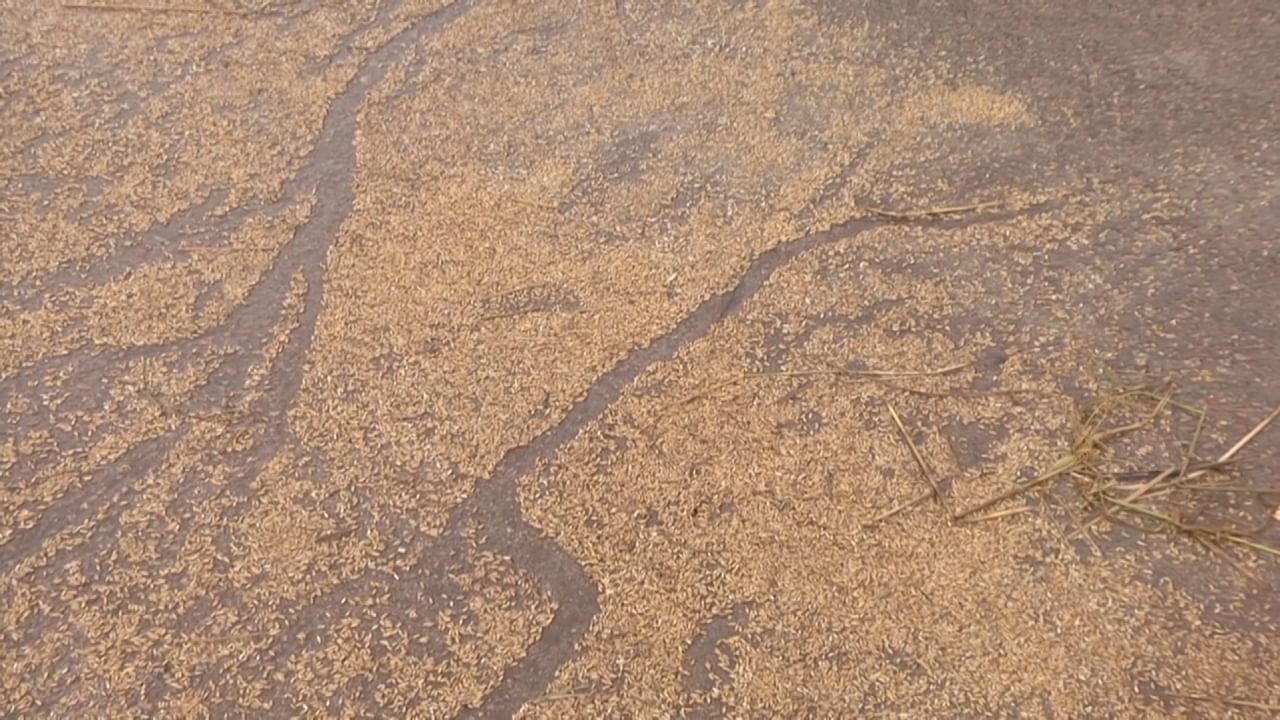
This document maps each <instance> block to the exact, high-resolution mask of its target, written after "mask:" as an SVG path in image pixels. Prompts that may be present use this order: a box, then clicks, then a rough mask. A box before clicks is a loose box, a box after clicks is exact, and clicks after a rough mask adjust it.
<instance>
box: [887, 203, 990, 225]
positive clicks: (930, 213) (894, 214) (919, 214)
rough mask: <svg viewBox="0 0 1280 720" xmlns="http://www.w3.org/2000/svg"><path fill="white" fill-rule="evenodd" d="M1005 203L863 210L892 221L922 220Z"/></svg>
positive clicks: (984, 208)
mask: <svg viewBox="0 0 1280 720" xmlns="http://www.w3.org/2000/svg"><path fill="white" fill-rule="evenodd" d="M1003 204H1004V203H1003V201H1000V200H991V201H989V202H980V203H973V204H971V205H951V206H944V207H932V208H921V209H919V210H887V209H885V208H878V207H871V206H869V205H863V206H862V209H863V210H866V211H867V212H869V213H871V214H872V215H879V216H880V217H884V218H889V219H890V220H919V219H921V218H930V217H941V216H943V215H958V214H960V213H966V212H973V211H975V210H986V209H987V208H993V207H997V206H999V205H1003Z"/></svg>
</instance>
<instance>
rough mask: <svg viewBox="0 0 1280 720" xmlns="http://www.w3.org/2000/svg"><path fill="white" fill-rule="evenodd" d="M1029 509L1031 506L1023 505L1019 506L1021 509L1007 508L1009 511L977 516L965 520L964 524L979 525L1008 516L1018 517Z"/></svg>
mask: <svg viewBox="0 0 1280 720" xmlns="http://www.w3.org/2000/svg"><path fill="white" fill-rule="evenodd" d="M1030 509H1031V506H1030V505H1023V506H1021V507H1016V508H1009V509H1007V510H997V511H995V512H993V513H987V514H986V515H979V516H977V517H970V518H965V522H966V523H980V522H984V521H987V520H995V519H996V518H1002V517H1007V516H1009V515H1019V514H1021V513H1024V512H1026V511H1028V510H1030Z"/></svg>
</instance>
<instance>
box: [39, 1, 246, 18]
mask: <svg viewBox="0 0 1280 720" xmlns="http://www.w3.org/2000/svg"><path fill="white" fill-rule="evenodd" d="M62 7H63V8H64V9H66V10H97V11H102V12H159V13H192V14H200V15H239V16H244V15H248V13H246V12H243V11H240V10H228V9H227V8H220V7H211V6H194V5H143V4H141V3H119V4H111V5H107V4H104V3H91V2H71V1H70V0H63V2H62Z"/></svg>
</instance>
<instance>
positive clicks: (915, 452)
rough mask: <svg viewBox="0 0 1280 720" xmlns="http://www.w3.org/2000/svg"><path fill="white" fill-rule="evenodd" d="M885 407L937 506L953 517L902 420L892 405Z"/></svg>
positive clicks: (887, 404) (936, 482)
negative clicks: (931, 491) (936, 501)
mask: <svg viewBox="0 0 1280 720" xmlns="http://www.w3.org/2000/svg"><path fill="white" fill-rule="evenodd" d="M885 407H887V408H889V416H890V417H892V418H893V422H894V424H895V425H897V426H898V432H900V433H902V439H903V440H905V441H906V443H907V449H909V450H910V451H911V457H912V459H914V460H915V461H916V467H918V468H920V474H921V475H923V476H924V479H925V482H927V483H929V487H930V488H932V489H933V496H934V497H935V498H937V499H938V504H939V505H941V506H942V509H943V510H945V511H946V512H947V515H950V516H952V517H954V515H953V514H952V512H951V508H950V507H948V506H947V500H946V498H944V497H943V496H942V488H941V487H939V486H938V481H937V480H935V479H934V477H933V473H931V472H930V471H929V466H928V465H926V464H925V462H924V458H923V457H921V455H920V450H919V449H917V448H916V444H915V443H914V442H912V440H911V434H910V433H908V432H907V428H906V426H905V425H903V424H902V419H901V418H899V417H898V412H897V411H896V410H894V409H893V405H890V404H889V403H887V402H886V403H885Z"/></svg>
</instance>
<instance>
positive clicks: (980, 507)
mask: <svg viewBox="0 0 1280 720" xmlns="http://www.w3.org/2000/svg"><path fill="white" fill-rule="evenodd" d="M889 414H890V417H891V418H892V419H893V421H894V424H895V425H896V427H897V428H898V430H899V432H900V433H901V435H902V438H903V440H904V442H905V443H906V444H907V446H908V449H910V451H911V456H912V458H913V459H914V460H915V464H916V466H917V468H918V470H919V471H920V473H921V475H922V476H923V477H924V479H925V481H926V482H927V484H928V489H927V491H925V492H922V493H921V494H919V495H917V496H915V497H913V498H910V499H909V500H907V501H906V502H904V503H902V504H900V505H898V506H896V507H893V508H890V509H889V510H887V511H885V512H884V513H881V514H880V515H878V516H876V517H875V518H873V519H872V520H870V521H869V522H868V523H866V526H868V527H872V526H875V525H876V524H879V523H880V522H883V521H884V520H887V519H888V518H890V517H892V516H894V515H896V514H898V513H900V512H903V511H905V510H907V509H909V508H911V507H915V506H916V505H919V504H920V503H923V502H925V501H927V500H929V499H930V498H936V499H937V500H938V501H939V503H940V504H941V505H942V507H943V508H944V510H946V511H947V516H948V518H949V519H950V520H951V521H952V522H966V523H973V522H982V521H984V520H991V519H995V518H999V517H1006V516H1008V515H1013V514H1017V513H1021V512H1026V511H1028V510H1030V509H1031V506H1030V505H1026V504H1023V505H1020V506H1017V507H1013V508H1004V509H995V510H993V508H998V506H1000V505H1003V504H1004V503H1007V502H1009V501H1011V500H1014V499H1017V498H1020V497H1022V496H1024V495H1027V494H1029V493H1033V492H1037V491H1045V490H1047V489H1048V488H1049V486H1050V485H1051V484H1054V483H1055V482H1057V483H1063V484H1067V485H1069V486H1070V487H1072V488H1073V489H1074V491H1075V492H1074V496H1075V500H1076V504H1077V505H1078V510H1079V511H1078V512H1077V510H1076V509H1073V508H1071V507H1068V506H1066V505H1063V509H1064V510H1065V511H1066V513H1067V514H1068V516H1069V517H1070V518H1071V519H1072V522H1073V524H1074V525H1075V528H1074V530H1073V532H1072V534H1071V537H1072V538H1076V537H1081V538H1084V539H1085V540H1086V541H1088V542H1089V543H1090V544H1094V541H1093V539H1092V537H1091V533H1092V532H1093V529H1094V528H1095V527H1096V526H1098V525H1100V524H1103V523H1111V524H1114V525H1121V526H1125V527H1129V528H1132V529H1135V530H1139V531H1141V532H1145V533H1173V534H1178V535H1182V536H1185V537H1189V538H1191V539H1192V540H1193V541H1195V542H1197V543H1198V544H1200V545H1202V546H1203V547H1205V548H1206V549H1208V550H1210V551H1212V552H1213V553H1215V554H1217V555H1219V556H1221V557H1223V558H1224V559H1226V560H1228V561H1230V562H1231V563H1232V564H1233V565H1234V566H1235V567H1237V568H1238V569H1241V570H1242V571H1243V568H1240V566H1239V565H1238V564H1236V563H1235V560H1234V558H1232V556H1231V555H1230V554H1229V553H1227V552H1226V550H1225V547H1224V546H1226V545H1236V546H1240V547H1242V548H1248V549H1249V550H1252V551H1256V552H1259V553H1264V554H1268V555H1274V556H1277V557H1280V547H1277V546H1276V545H1275V544H1272V543H1270V542H1267V541H1266V540H1263V539H1261V538H1260V537H1259V533H1260V531H1261V530H1262V529H1263V528H1262V527H1252V526H1248V525H1246V524H1244V521H1243V519H1242V517H1243V516H1246V515H1247V513H1246V512H1245V511H1244V509H1243V505H1242V504H1241V503H1236V502H1232V499H1233V498H1235V497H1238V496H1245V495H1272V494H1280V485H1274V486H1271V487H1263V486H1250V485H1243V484H1238V483H1235V482H1233V481H1232V479H1231V478H1232V471H1233V469H1234V468H1235V462H1236V460H1237V458H1238V456H1239V454H1240V452H1241V451H1242V450H1244V449H1245V448H1246V446H1248V445H1249V444H1250V443H1251V442H1252V441H1253V440H1254V439H1255V438H1257V437H1258V435H1259V434H1261V433H1262V432H1263V431H1264V430H1266V429H1267V427H1268V426H1269V425H1271V423H1272V422H1274V421H1275V420H1276V418H1277V417H1280V407H1278V408H1276V409H1275V410H1274V411H1272V412H1271V413H1270V414H1269V415H1267V416H1266V417H1265V418H1263V419H1262V420H1261V421H1260V422H1258V423H1257V424H1256V425H1255V426H1253V428H1252V429H1251V430H1250V431H1249V432H1247V433H1245V434H1244V435H1243V436H1242V437H1241V438H1240V439H1239V440H1238V441H1237V442H1236V443H1235V444H1234V445H1232V446H1231V447H1230V448H1229V449H1228V450H1226V451H1225V452H1223V453H1221V454H1220V455H1219V456H1217V457H1216V458H1212V459H1202V458H1200V457H1199V455H1198V453H1197V451H1198V449H1199V446H1200V440H1201V436H1202V434H1203V431H1204V427H1205V421H1206V418H1207V412H1206V411H1205V409H1204V408H1201V407H1197V406H1194V405H1190V404H1187V403H1185V402H1182V401H1180V400H1178V399H1177V397H1176V392H1175V391H1174V389H1173V388H1172V387H1171V386H1169V385H1165V386H1163V387H1161V386H1152V385H1149V384H1137V385H1131V386H1127V387H1125V386H1122V387H1119V388H1117V389H1115V390H1114V391H1111V392H1108V393H1105V394H1103V395H1101V396H1099V397H1098V398H1097V399H1095V400H1094V401H1093V402H1091V403H1090V404H1089V406H1088V408H1087V409H1086V410H1085V411H1084V412H1082V413H1081V414H1080V417H1078V418H1077V419H1076V421H1075V431H1074V434H1073V440H1072V443H1071V448H1070V450H1069V451H1068V452H1066V453H1065V454H1063V455H1062V456H1061V457H1059V458H1058V459H1057V460H1056V461H1055V462H1054V463H1053V464H1052V465H1050V466H1049V468H1048V469H1047V470H1045V471H1044V472H1043V473H1041V474H1040V475H1039V476H1037V477H1035V478H1034V479H1032V480H1030V481H1027V482H1023V483H1018V484H1015V485H1013V486H1012V487H1010V488H1009V489H1008V490H1006V491H1004V492H1001V493H998V494H996V495H993V496H991V497H989V498H987V499H985V500H982V501H980V502H977V503H974V504H972V505H970V506H968V507H964V508H960V509H955V508H952V507H950V506H949V505H948V504H947V502H946V499H945V497H944V496H943V494H942V493H941V491H940V484H939V482H938V480H937V479H936V478H935V477H934V476H933V473H932V472H931V470H930V469H929V467H928V465H927V464H926V463H925V461H924V460H923V458H922V457H921V455H920V452H919V450H918V449H917V448H916V447H915V444H914V443H913V442H912V440H911V437H910V435H909V434H908V433H907V432H906V430H905V428H904V426H903V424H902V421H901V419H900V418H899V416H898V414H897V412H896V411H895V410H894V408H893V407H892V406H889ZM1178 415H1181V416H1182V417H1183V418H1189V419H1190V420H1191V421H1193V422H1194V425H1193V428H1194V429H1193V430H1192V431H1191V435H1190V437H1189V438H1188V439H1186V440H1183V439H1182V438H1181V437H1179V436H1178V433H1177V432H1176V427H1177V426H1178V424H1179V423H1178V422H1177V421H1176V420H1177V417H1176V416H1178ZM1183 424H1185V422H1184V423H1183ZM1161 446H1163V447H1165V448H1171V447H1172V448H1178V454H1177V456H1176V457H1165V458H1164V461H1163V464H1158V465H1156V466H1155V467H1151V466H1150V465H1144V464H1143V462H1144V460H1147V459H1148V458H1147V457H1146V456H1149V455H1151V454H1152V448H1153V447H1161ZM1044 496H1045V497H1046V498H1048V499H1054V500H1057V502H1058V503H1059V504H1062V503H1061V500H1059V499H1057V496H1056V495H1054V494H1051V493H1048V492H1045V494H1044ZM1095 547H1096V545H1095Z"/></svg>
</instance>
